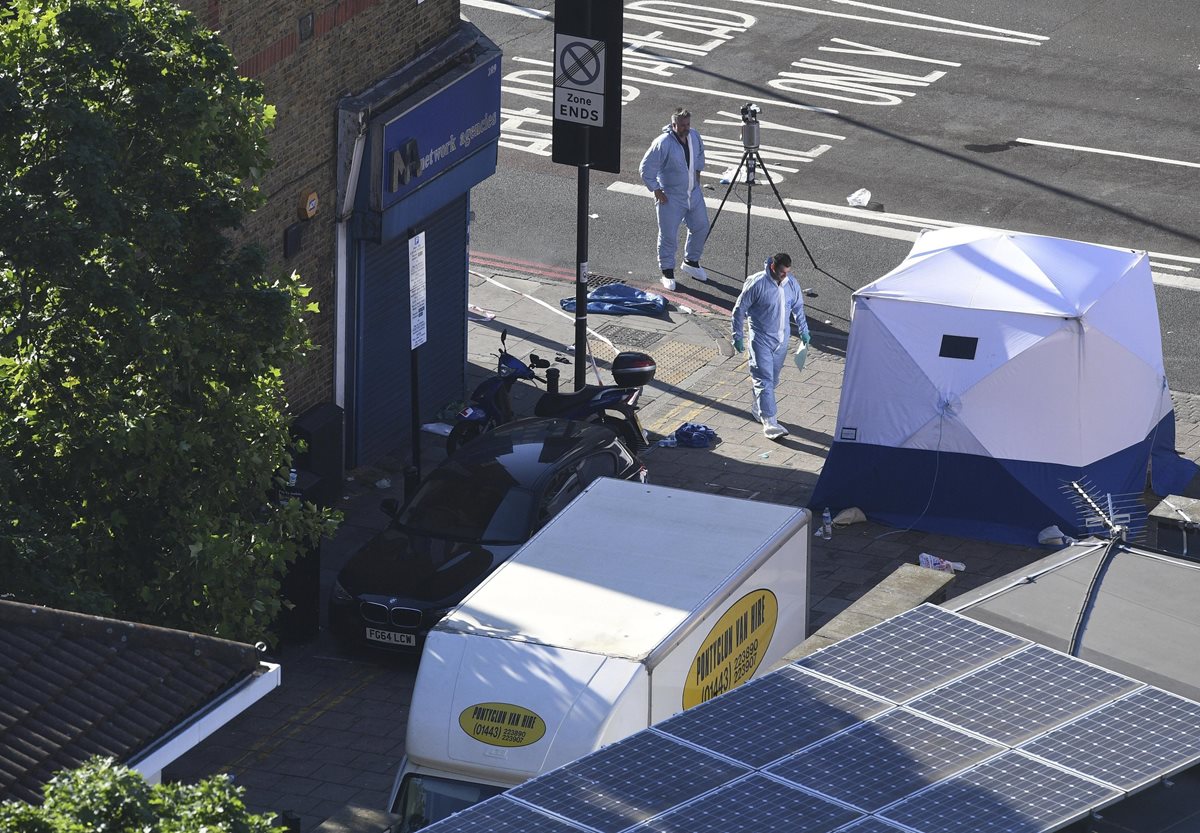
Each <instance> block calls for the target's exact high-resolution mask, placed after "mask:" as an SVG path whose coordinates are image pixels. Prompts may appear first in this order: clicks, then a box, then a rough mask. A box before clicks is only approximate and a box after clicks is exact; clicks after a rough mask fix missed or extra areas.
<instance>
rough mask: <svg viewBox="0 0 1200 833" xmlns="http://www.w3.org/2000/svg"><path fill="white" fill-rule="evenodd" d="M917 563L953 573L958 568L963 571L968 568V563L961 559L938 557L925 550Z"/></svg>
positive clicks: (918, 557) (931, 568) (928, 567)
mask: <svg viewBox="0 0 1200 833" xmlns="http://www.w3.org/2000/svg"><path fill="white" fill-rule="evenodd" d="M917 563H919V564H920V565H921V566H922V567H925V568H927V569H930V570H941V571H942V572H943V573H953V572H954V571H956V570H957V571H958V572H960V573H961V572H962V571H963V570H965V569H967V565H966V564H963V563H962V562H961V561H947V560H946V559H944V558H938V557H937V556H936V555H930V554H929V553H927V552H923V553H921V554H920V555H918V556H917Z"/></svg>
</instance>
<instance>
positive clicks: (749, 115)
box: [742, 102, 762, 150]
mask: <svg viewBox="0 0 1200 833" xmlns="http://www.w3.org/2000/svg"><path fill="white" fill-rule="evenodd" d="M760 112H762V110H761V108H760V107H759V106H758V105H757V104H752V103H750V102H746V103H745V104H743V105H742V147H744V148H745V149H746V150H756V149H757V148H758V114H759V113H760Z"/></svg>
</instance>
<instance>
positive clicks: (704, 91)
mask: <svg viewBox="0 0 1200 833" xmlns="http://www.w3.org/2000/svg"><path fill="white" fill-rule="evenodd" d="M512 60H513V61H514V62H516V63H522V64H533V65H534V66H543V67H550V68H551V69H553V68H554V62H553V61H543V60H540V59H538V58H523V57H521V56H520V55H514V56H513V58H512ZM510 75H511V73H510ZM547 75H550V73H547ZM508 77H509V76H505V78H508ZM623 80H624V81H625V83H626V85H627V86H630V87H633V86H635V85H641V84H649V85H650V86H652V87H666V88H667V89H671V90H681V91H683V92H688V93H698V94H700V95H712V96H716V97H717V98H728V99H730V100H731V101H738V102H744V101H745V100H746V94H745V93H744V92H741V93H725V92H721V91H720V90H710V89H708V88H707V87H691V86H688V85H687V84H675V83H673V82H670V81H654V80H651V79H649V78H641V77H634V76H629V75H626V76H624V78H623ZM527 83H529V84H532V85H534V86H542V87H553V84H546V83H538V82H533V81H530V82H527ZM757 101H758V103H759V104H763V105H767V104H769V105H771V106H772V107H790V108H792V109H793V110H810V111H812V112H814V113H828V114H829V115H834V116H836V115H837V110H831V109H829V108H828V107H814V106H812V105H810V104H796V103H795V102H793V101H776V100H774V99H770V98H760V99H757Z"/></svg>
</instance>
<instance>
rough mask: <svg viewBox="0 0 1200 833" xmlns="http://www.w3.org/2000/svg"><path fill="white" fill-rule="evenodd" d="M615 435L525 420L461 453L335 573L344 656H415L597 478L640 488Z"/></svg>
mask: <svg viewBox="0 0 1200 833" xmlns="http://www.w3.org/2000/svg"><path fill="white" fill-rule="evenodd" d="M644 476H645V468H644V467H643V466H642V464H641V462H640V461H639V460H638V458H637V456H636V455H634V454H633V452H631V451H630V450H629V448H628V447H627V446H626V445H625V444H624V443H623V442H622V441H621V440H620V439H619V438H618V437H617V435H616V434H615V433H614V432H613V431H612V430H611V429H609V428H607V427H605V426H602V425H597V424H594V423H587V422H575V421H571V420H564V419H538V418H531V419H521V420H517V421H515V422H510V423H508V424H506V425H502V426H500V427H499V428H496V429H495V430H493V431H489V432H488V433H486V434H483V435H481V436H479V437H478V438H477V439H475V440H472V441H471V442H470V443H467V444H466V445H464V446H462V447H461V448H459V449H458V450H457V451H456V452H455V453H454V454H452V455H451V456H450V457H448V458H447V459H446V460H445V462H443V463H442V464H441V465H439V466H438V467H437V468H435V469H434V470H433V471H432V472H430V473H429V476H428V477H426V478H425V480H424V481H423V482H422V484H421V486H420V488H419V489H418V490H417V492H416V494H415V495H414V496H413V498H412V500H411V501H409V502H408V503H407V505H406V506H405V507H404V508H403V509H402V510H401V511H400V512H399V513H398V514H397V515H396V517H395V519H394V520H393V521H392V522H391V523H390V524H389V525H388V527H387V528H386V529H384V530H383V531H382V532H380V533H379V535H377V536H376V537H375V538H374V539H372V540H371V541H370V542H369V543H368V544H367V545H366V546H365V547H363V549H362V550H360V551H359V552H358V554H356V555H355V556H353V558H352V559H351V560H350V562H349V563H348V564H347V565H346V566H345V567H343V568H342V570H341V572H340V573H338V576H337V580H336V581H335V582H334V585H333V592H332V595H331V596H330V600H329V623H330V627H331V629H332V631H333V633H334V635H335V636H336V637H337V638H338V640H339V641H341V642H342V643H343V644H344V645H347V646H360V645H367V646H372V647H379V648H386V649H391V650H396V651H402V652H419V651H420V650H421V645H422V643H423V642H424V639H425V634H427V633H428V632H429V629H430V628H431V627H433V625H435V624H437V622H438V620H439V619H441V618H442V616H444V615H445V614H446V612H447V611H449V610H450V609H452V608H453V607H455V606H456V605H457V604H458V603H459V602H460V601H462V599H463V598H464V597H465V596H466V595H467V593H469V592H470V591H471V590H473V589H474V588H475V587H476V586H477V585H478V584H479V583H480V582H482V581H483V580H484V578H486V577H487V575H488V574H489V573H491V572H492V570H494V569H496V567H498V566H500V564H501V563H503V562H504V561H505V559H507V558H508V557H509V556H511V555H512V554H513V553H514V552H516V550H517V549H518V548H519V547H520V546H521V544H523V543H525V541H527V540H529V538H530V537H532V536H533V534H534V533H535V532H537V530H538V529H539V528H541V526H542V525H543V524H544V523H546V521H548V520H550V518H552V517H553V516H554V515H555V514H557V513H558V512H559V511H560V510H562V509H563V507H565V506H566V505H567V504H568V503H569V502H570V501H571V500H572V498H574V497H575V496H576V495H577V494H579V493H580V492H581V491H583V488H584V487H585V486H587V485H588V484H589V483H591V482H592V481H593V480H595V479H596V478H598V477H619V478H624V479H634V478H638V477H641V478H643V479H644Z"/></svg>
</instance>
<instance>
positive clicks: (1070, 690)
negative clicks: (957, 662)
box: [908, 645, 1142, 746]
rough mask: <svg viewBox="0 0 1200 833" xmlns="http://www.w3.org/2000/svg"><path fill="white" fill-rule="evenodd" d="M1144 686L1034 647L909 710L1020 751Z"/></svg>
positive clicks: (935, 693)
mask: <svg viewBox="0 0 1200 833" xmlns="http://www.w3.org/2000/svg"><path fill="white" fill-rule="evenodd" d="M1141 685H1142V684H1141V683H1139V682H1137V681H1136V680H1131V679H1129V678H1128V677H1122V676H1121V675H1120V674H1114V673H1113V672H1111V671H1106V670H1104V669H1103V668H1098V667H1096V666H1094V665H1088V664H1087V663H1085V662H1083V661H1081V660H1077V659H1075V658H1073V657H1069V656H1067V655H1066V654H1062V653H1059V652H1058V651H1052V650H1050V649H1049V648H1044V647H1042V646H1041V645H1031V646H1030V647H1029V648H1027V649H1026V650H1024V651H1020V652H1018V653H1016V654H1012V655H1010V656H1007V657H1005V658H1004V659H1002V660H1000V661H999V662H997V663H995V664H994V665H989V666H988V667H987V668H982V669H980V670H978V671H975V672H974V673H972V674H969V675H967V676H966V677H963V678H962V679H960V680H956V681H954V682H952V683H949V684H947V685H945V686H943V687H941V688H939V689H938V690H936V691H933V692H930V693H929V694H926V695H924V696H922V697H918V698H917V699H916V700H913V701H912V702H911V703H909V704H908V705H909V708H912V709H915V710H917V711H921V712H925V713H926V714H931V715H933V716H935V717H938V718H941V719H942V720H945V721H947V722H950V723H953V724H955V725H956V726H962V727H963V728H964V729H968V730H970V731H972V732H978V733H979V734H981V735H983V736H984V737H987V738H991V739H992V740H998V741H1000V742H1001V743H1005V744H1007V745H1009V746H1016V745H1017V744H1019V743H1021V742H1022V741H1025V740H1028V739H1029V738H1031V737H1033V736H1034V735H1037V734H1040V733H1042V732H1044V731H1047V730H1049V729H1052V728H1054V727H1055V726H1058V725H1060V724H1062V723H1065V722H1067V721H1068V720H1070V719H1072V718H1074V717H1078V716H1079V715H1081V714H1083V713H1085V712H1088V711H1091V710H1092V709H1094V708H1096V707H1097V706H1100V705H1103V704H1104V703H1106V702H1108V701H1109V700H1113V699H1115V698H1117V697H1120V696H1121V695H1122V694H1126V693H1128V692H1130V691H1133V690H1134V689H1137V688H1140V687H1141Z"/></svg>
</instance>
